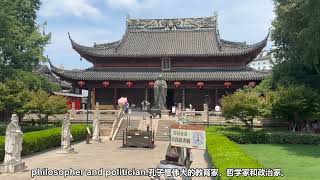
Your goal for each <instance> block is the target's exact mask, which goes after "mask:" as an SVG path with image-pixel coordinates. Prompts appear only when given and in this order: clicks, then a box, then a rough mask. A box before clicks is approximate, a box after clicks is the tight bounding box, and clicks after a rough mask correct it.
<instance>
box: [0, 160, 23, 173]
mask: <svg viewBox="0 0 320 180" xmlns="http://www.w3.org/2000/svg"><path fill="white" fill-rule="evenodd" d="M25 168H26V165H25V163H24V162H19V163H10V164H1V165H0V172H1V173H15V172H18V171H22V170H24V169H25Z"/></svg>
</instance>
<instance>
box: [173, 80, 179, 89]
mask: <svg viewBox="0 0 320 180" xmlns="http://www.w3.org/2000/svg"><path fill="white" fill-rule="evenodd" d="M173 85H174V87H175V88H178V87H179V86H180V85H181V82H179V81H175V82H174V83H173Z"/></svg>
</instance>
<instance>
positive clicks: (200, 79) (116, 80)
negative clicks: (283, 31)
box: [51, 16, 269, 110]
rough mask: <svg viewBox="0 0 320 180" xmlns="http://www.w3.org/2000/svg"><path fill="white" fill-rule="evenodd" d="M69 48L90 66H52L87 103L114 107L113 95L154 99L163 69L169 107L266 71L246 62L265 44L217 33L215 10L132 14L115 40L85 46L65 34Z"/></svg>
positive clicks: (204, 98) (214, 99) (199, 104)
mask: <svg viewBox="0 0 320 180" xmlns="http://www.w3.org/2000/svg"><path fill="white" fill-rule="evenodd" d="M69 38H70V41H71V44H72V48H73V49H74V50H75V51H76V52H78V53H79V54H80V56H81V58H84V59H86V60H87V61H89V62H91V63H92V64H93V66H92V67H91V68H88V69H84V70H78V71H74V70H62V69H59V68H57V67H55V66H54V65H52V64H51V70H52V72H53V73H55V74H56V75H57V76H59V77H60V78H61V79H62V80H65V81H68V82H70V83H71V84H72V87H73V88H72V89H73V91H74V92H77V91H78V90H79V89H87V90H88V91H89V92H90V93H89V97H88V99H90V100H89V101H90V104H91V105H90V104H89V107H91V108H94V105H95V104H96V102H99V104H100V109H114V108H116V107H117V99H118V98H120V97H128V101H129V103H130V104H135V105H136V106H137V107H140V106H141V102H142V101H143V100H145V99H147V100H148V101H149V102H151V104H153V85H154V81H155V80H156V78H157V77H158V76H159V75H160V74H161V75H162V76H163V77H164V79H165V80H166V81H167V85H168V91H167V102H166V103H167V108H168V109H170V108H171V106H173V105H174V104H178V103H182V107H183V108H184V107H187V106H189V104H192V106H193V107H194V108H195V109H197V110H201V109H202V108H203V103H204V102H207V103H209V107H211V108H212V107H214V106H215V105H216V104H219V99H220V98H221V96H223V95H224V94H226V93H232V92H233V91H235V90H236V89H238V88H241V87H243V86H246V85H250V86H254V85H256V84H257V83H259V82H260V81H261V80H262V79H264V78H265V77H266V76H268V75H269V73H268V72H264V71H256V70H254V69H251V68H250V67H248V66H247V64H248V63H249V62H251V61H252V60H253V59H254V58H256V56H257V55H258V54H259V53H260V52H261V51H262V49H263V48H264V47H265V46H266V43H267V39H268V35H267V36H266V38H265V39H263V40H262V41H261V42H258V43H256V44H252V45H247V44H246V43H242V42H232V41H227V40H224V39H221V38H220V35H219V30H218V27H217V16H211V17H203V18H177V19H130V18H128V19H127V21H126V31H125V34H124V36H123V38H122V39H121V40H119V41H115V42H109V43H104V44H94V45H93V46H92V47H87V46H83V45H80V44H78V43H76V42H75V41H74V40H73V39H72V38H71V37H70V34H69Z"/></svg>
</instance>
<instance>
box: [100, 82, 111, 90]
mask: <svg viewBox="0 0 320 180" xmlns="http://www.w3.org/2000/svg"><path fill="white" fill-rule="evenodd" d="M109 85H110V82H109V81H103V82H102V86H103V87H105V88H107V87H108V86H109Z"/></svg>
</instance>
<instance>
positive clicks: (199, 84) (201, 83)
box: [197, 81, 204, 89]
mask: <svg viewBox="0 0 320 180" xmlns="http://www.w3.org/2000/svg"><path fill="white" fill-rule="evenodd" d="M197 86H198V88H200V89H201V88H203V86H204V82H202V81H200V82H197Z"/></svg>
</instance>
